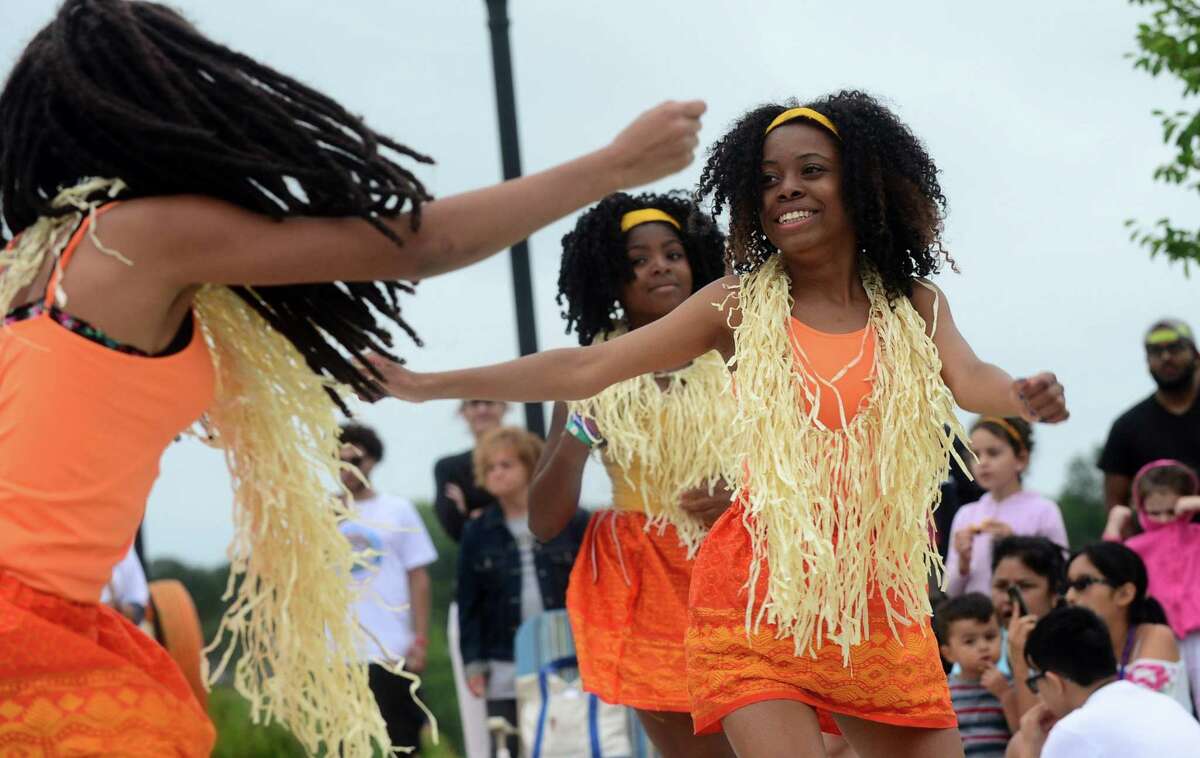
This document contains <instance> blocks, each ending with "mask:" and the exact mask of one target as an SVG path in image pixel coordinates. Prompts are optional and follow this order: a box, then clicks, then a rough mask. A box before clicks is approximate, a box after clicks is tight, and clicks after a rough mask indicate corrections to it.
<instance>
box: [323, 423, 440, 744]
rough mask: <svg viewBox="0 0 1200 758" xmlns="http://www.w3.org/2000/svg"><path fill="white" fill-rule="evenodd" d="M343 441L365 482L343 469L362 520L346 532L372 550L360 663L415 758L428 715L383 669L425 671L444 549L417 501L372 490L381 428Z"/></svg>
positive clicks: (361, 578)
mask: <svg viewBox="0 0 1200 758" xmlns="http://www.w3.org/2000/svg"><path fill="white" fill-rule="evenodd" d="M341 440H342V460H343V461H346V462H347V463H350V464H352V465H354V466H357V467H358V469H359V471H360V472H362V479H360V478H359V477H357V476H355V475H354V474H353V472H350V471H344V472H342V483H343V484H345V486H346V488H347V489H348V490H350V494H351V495H352V496H353V497H354V511H355V515H354V517H353V518H352V519H349V520H347V521H345V522H344V523H343V524H342V526H341V531H342V534H344V535H345V536H346V539H348V540H350V542H351V544H352V545H354V547H355V549H356V550H361V551H367V550H369V551H371V552H372V555H371V557H370V558H368V559H367V560H366V564H367V565H363V566H358V567H356V568H355V569H354V579H355V581H357V582H362V583H364V586H363V587H362V592H361V594H360V595H359V600H358V602H357V603H356V604H355V606H354V609H353V611H354V613H355V615H356V616H357V617H358V622H359V624H360V625H361V626H362V628H363V629H364V630H366V632H367V634H366V642H365V645H364V648H363V649H362V650H360V651H359V656H360V658H359V660H362V661H367V662H370V664H371V665H370V667H369V669H368V672H369V677H370V684H371V691H372V692H373V693H374V695H375V701H376V703H378V705H379V711H380V713H381V714H382V715H383V718H384V721H386V722H387V726H388V736H389V737H390V738H391V740H392V744H393V745H394V746H397V747H412V748H413V752H412V753H411V755H417V754H419V750H420V735H421V727H422V726H424V724H425V714H424V712H423V711H422V710H421V709H420V707H419V706H418V705H417V704H416V701H415V700H414V699H413V695H412V692H411V687H412V682H411V681H410V680H408V679H406V678H404V677H402V676H397V675H395V674H393V673H391V672H389V671H387V670H386V669H385V668H384V667H383V666H381V665H380V664H381V663H389V662H393V661H395V660H396V659H398V658H403V659H404V669H405V670H406V671H411V672H413V673H420V672H421V671H422V670H424V668H425V654H426V650H427V648H428V636H427V635H428V633H429V608H430V604H431V585H430V580H429V573H428V571H426V569H425V567H426V566H428V565H429V564H431V563H433V562H434V561H435V560H436V559H437V551H436V550H435V549H434V547H433V542H432V541H431V540H430V539H429V533H428V532H427V531H426V530H425V525H424V523H422V521H421V517H420V515H419V514H418V513H417V509H416V508H415V507H414V506H413V504H412V503H410V502H409V501H408V500H405V499H404V498H400V497H392V496H389V495H381V494H379V493H377V492H376V491H375V490H374V489H372V487H371V485H370V476H371V470H372V469H373V468H375V465H376V464H377V463H379V462H380V461H381V460H383V443H382V442H381V441H380V439H379V436H378V435H377V434H376V433H375V432H374V430H372V429H370V428H368V427H365V426H361V425H359V424H347V425H344V426H343V427H342V434H341ZM364 479H365V480H366V481H363V480H364ZM376 553H377V554H376Z"/></svg>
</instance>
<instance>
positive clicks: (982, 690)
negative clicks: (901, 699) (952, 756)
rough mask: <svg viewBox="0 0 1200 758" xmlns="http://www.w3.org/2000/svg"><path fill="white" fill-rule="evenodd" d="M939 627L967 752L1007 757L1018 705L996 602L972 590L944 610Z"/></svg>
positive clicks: (979, 757)
mask: <svg viewBox="0 0 1200 758" xmlns="http://www.w3.org/2000/svg"><path fill="white" fill-rule="evenodd" d="M933 624H934V629H935V631H936V633H937V637H938V642H939V644H940V647H941V651H942V657H943V658H945V659H946V660H947V661H949V662H950V663H955V664H958V666H957V667H956V669H955V670H954V671H953V672H951V674H950V677H949V681H950V701H951V703H952V704H953V706H954V713H955V715H956V716H958V731H959V733H960V734H961V735H962V741H963V749H964V751H965V752H966V754H967V755H968V756H971V758H1003V756H1004V750H1005V747H1006V746H1007V745H1008V740H1009V737H1010V736H1011V732H1010V731H1009V730H1010V728H1013V729H1015V728H1016V726H1017V720H1018V719H1017V712H1016V701H1015V699H1014V697H1013V692H1012V685H1011V684H1010V683H1009V681H1008V678H1007V677H1005V675H1004V674H1002V673H1000V671H999V670H998V669H997V668H996V663H997V661H999V660H1000V624H999V623H998V622H997V621H996V611H995V608H993V607H992V601H991V598H989V597H988V596H987V595H983V594H980V593H978V592H968V593H967V594H965V595H960V596H959V597H956V598H951V599H950V600H947V601H946V602H944V603H942V604H941V605H939V606H938V608H937V612H936V613H934V616H933Z"/></svg>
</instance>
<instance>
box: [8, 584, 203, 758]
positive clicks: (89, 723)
mask: <svg viewBox="0 0 1200 758" xmlns="http://www.w3.org/2000/svg"><path fill="white" fill-rule="evenodd" d="M215 738H216V734H215V731H214V729H213V726H212V723H211V722H210V721H209V720H208V718H207V716H206V715H205V714H204V712H203V710H202V709H201V708H200V706H199V704H198V703H197V702H196V698H195V696H194V695H193V694H192V692H191V689H190V688H189V687H188V684H187V682H186V680H185V679H184V678H183V675H182V674H181V673H180V672H179V669H178V668H177V667H176V666H175V664H174V662H173V661H172V660H171V657H170V656H169V655H168V654H167V652H166V651H165V650H163V649H162V647H160V646H159V645H158V644H157V643H155V642H154V641H153V640H151V639H150V638H149V637H147V636H146V635H145V634H143V633H142V632H141V631H139V630H138V629H136V628H135V627H134V626H133V625H132V624H130V623H129V622H128V621H126V620H125V619H124V618H123V617H121V616H120V615H119V614H117V613H116V612H115V611H113V610H112V609H110V608H107V607H105V606H102V605H98V604H88V603H76V602H72V601H69V600H65V599H62V598H59V597H56V596H54V595H50V594H48V593H44V592H39V591H37V590H33V589H31V588H29V587H27V586H26V585H24V584H22V583H21V582H19V581H17V580H16V579H14V578H12V577H11V576H4V575H0V755H30V756H33V755H38V756H84V755H106V756H107V755H112V756H172V755H173V756H188V757H190V756H197V757H198V756H207V755H208V754H209V753H210V752H211V751H212V747H213V743H214V742H215Z"/></svg>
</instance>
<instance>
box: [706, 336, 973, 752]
mask: <svg viewBox="0 0 1200 758" xmlns="http://www.w3.org/2000/svg"><path fill="white" fill-rule="evenodd" d="M790 330H791V336H792V344H793V347H795V346H796V345H798V344H803V346H804V352H805V353H806V354H807V356H808V359H809V361H810V365H809V366H808V368H809V370H810V371H815V372H816V373H817V374H819V375H820V376H824V377H832V376H834V375H835V374H836V373H837V372H838V371H839V370H840V369H841V368H842V367H844V366H846V365H847V363H849V362H850V360H851V359H852V358H853V357H854V356H855V355H857V354H858V351H859V348H860V345H861V344H862V339H863V333H862V331H859V332H855V333H852V334H838V335H835V334H826V333H824V332H818V331H816V330H815V329H812V328H810V327H808V326H805V325H804V324H802V323H801V322H799V321H797V320H795V319H792V320H791V321H790ZM868 338H869V339H868V347H869V348H870V349H869V350H868V352H867V355H870V356H872V359H871V360H862V361H860V362H859V364H858V365H856V366H854V367H852V368H851V369H850V370H849V371H847V372H846V374H845V375H844V376H843V377H842V378H841V379H840V380H839V381H837V382H835V383H834V384H835V386H836V387H837V389H838V392H839V393H840V395H841V397H842V401H843V403H844V404H845V408H846V411H847V420H849V418H852V417H853V415H854V413H857V412H858V410H859V408H860V406H861V405H862V404H863V402H864V400H865V399H866V398H867V396H868V395H869V394H870V389H871V386H872V373H873V372H872V368H873V366H874V357H873V356H874V353H875V349H874V347H875V341H874V334H871V335H868ZM793 352H794V354H795V359H796V360H801V358H800V354H799V352H798V351H796V350H793ZM821 391H822V393H823V394H822V396H821V405H820V409H819V414H818V415H819V417H820V420H821V421H822V423H824V424H825V425H826V426H828V427H830V428H833V429H837V428H841V421H840V418H839V414H838V409H837V407H836V400H835V399H834V397H833V396H832V395H833V393H828V395H826V394H825V392H826V391H825V389H824V388H822V389H821ZM746 518H749V517H748V516H747V514H746V513H745V508H744V505H743V503H742V502H741V501H739V502H737V503H735V504H734V505H733V506H732V507H730V509H729V510H728V511H726V512H725V514H724V515H723V516H722V517H721V518H720V520H718V521H717V523H716V524H715V525H714V526H713V528H712V530H711V531H710V532H709V535H708V537H707V539H705V541H704V544H703V545H702V546H701V548H700V553H699V555H698V556H697V558H696V562H695V568H694V570H693V573H692V585H691V594H690V602H689V624H688V630H687V642H686V648H687V666H688V669H687V670H688V690H689V693H690V695H691V702H692V716H693V719H694V722H695V728H696V732H697V734H705V733H712V732H718V731H720V730H721V719H723V718H725V717H726V716H728V715H729V714H730V713H732V712H733V711H735V710H737V709H738V708H741V707H743V706H747V705H750V704H752V703H757V702H761V701H764V700H797V701H800V702H803V703H807V704H808V705H810V706H812V707H813V708H814V709H815V710H816V711H817V717H818V719H819V721H820V723H821V729H822V731H825V732H829V733H832V734H838V733H839V729H838V727H837V725H836V723H835V722H834V720H833V718H832V716H831V714H835V713H836V714H843V715H846V716H852V717H855V718H860V719H865V720H868V721H877V722H881V723H886V724H895V725H900V726H913V727H926V728H947V727H954V726H956V724H957V719H956V718H955V715H954V710H953V708H952V707H951V704H950V690H949V687H948V685H947V683H946V675H945V673H944V672H943V670H942V665H941V658H940V656H939V654H938V646H937V641H936V640H935V638H934V635H933V632H932V629H931V628H930V624H929V621H928V619H924V620H922V621H921V622H919V623H914V624H909V625H907V626H900V625H897V626H896V630H897V633H898V634H899V637H898V638H897V637H896V636H894V635H893V634H892V632H891V630H890V628H889V625H888V622H887V614H886V610H885V604H884V602H883V599H882V598H881V597H880V596H879V593H878V591H877V590H876V589H875V588H868V587H863V592H868V593H869V595H868V614H869V618H870V628H871V636H870V639H869V640H867V641H865V642H863V643H862V644H860V645H857V646H855V647H853V648H851V650H850V660H849V663H848V664H847V663H846V662H845V661H844V659H843V654H842V649H841V647H839V646H838V645H837V644H835V643H832V642H825V643H824V644H823V645H821V646H820V648H819V649H818V650H817V652H816V655H815V657H808V656H804V657H798V656H796V655H795V646H794V640H793V639H791V638H790V637H786V638H782V639H781V638H779V637H777V633H776V630H775V628H774V626H773V625H770V624H767V623H763V624H762V625H761V627H759V628H758V629H757V630H756V631H751V632H748V631H747V626H746V620H747V613H746V604H747V597H748V595H747V585H748V583H749V576H750V566H751V563H752V561H753V560H754V559H753V550H752V547H751V541H750V532H749V531H748V530H747V528H746V526H745V524H744V520H745V519H746ZM768 576H769V574H768V567H766V566H764V567H763V570H762V574H761V575H760V577H759V583H758V585H757V591H756V597H759V598H761V597H763V595H764V593H765V588H766V582H767V578H768ZM813 581H820V579H819V577H814V578H813ZM755 610H757V609H755Z"/></svg>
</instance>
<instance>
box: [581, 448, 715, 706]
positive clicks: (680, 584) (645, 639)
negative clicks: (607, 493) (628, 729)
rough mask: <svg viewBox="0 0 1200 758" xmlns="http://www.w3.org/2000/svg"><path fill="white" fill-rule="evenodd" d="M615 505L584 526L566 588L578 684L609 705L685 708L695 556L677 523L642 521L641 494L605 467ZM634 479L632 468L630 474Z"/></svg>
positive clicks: (622, 476) (622, 475) (613, 469)
mask: <svg viewBox="0 0 1200 758" xmlns="http://www.w3.org/2000/svg"><path fill="white" fill-rule="evenodd" d="M606 468H607V469H608V474H609V478H610V479H611V480H612V483H613V509H612V510H604V511H600V512H598V513H597V514H596V515H594V516H593V517H592V520H591V522H590V523H589V524H588V529H587V533H586V534H585V536H584V539H583V545H582V546H581V547H580V549H579V557H578V558H576V560H575V567H574V569H573V570H572V571H571V581H570V584H569V585H568V587H567V612H568V614H569V615H570V618H571V629H572V631H573V633H574V635H575V649H576V655H577V657H578V658H579V672H580V676H581V677H582V678H583V686H584V688H585V689H586V690H588V691H589V692H592V693H595V694H596V695H597V696H598V697H599V698H600V699H601V700H604V701H605V702H608V703H616V704H620V705H626V706H629V707H631V708H638V709H640V710H647V711H676V712H681V713H687V712H688V711H689V710H690V703H689V701H688V692H687V675H686V669H687V664H686V660H685V656H684V650H683V639H684V635H685V633H686V631H687V620H688V617H687V601H688V587H689V585H690V583H691V577H692V566H693V561H690V560H688V557H687V549H686V548H685V547H684V546H683V545H682V544H681V542H680V539H679V535H678V534H676V532H675V528H674V527H672V526H670V525H665V526H663V527H661V528H660V527H657V526H654V527H651V528H650V529H649V530H647V529H646V528H645V526H646V514H645V513H644V511H643V505H642V503H641V496H640V494H639V493H638V491H637V488H636V487H633V486H631V485H630V483H629V481H628V480H627V479H626V476H625V472H623V471H621V470H620V469H618V468H616V467H615V466H613V465H611V464H606ZM629 474H630V478H631V479H633V480H634V481H635V482H636V481H637V475H638V474H637V472H636V471H631V472H629Z"/></svg>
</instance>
